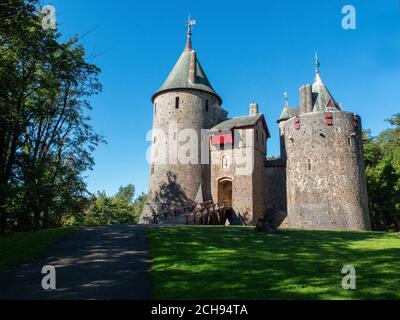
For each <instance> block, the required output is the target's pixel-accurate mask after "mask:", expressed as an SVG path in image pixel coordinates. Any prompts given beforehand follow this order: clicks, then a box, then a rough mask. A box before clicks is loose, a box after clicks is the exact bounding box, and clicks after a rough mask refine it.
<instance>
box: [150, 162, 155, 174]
mask: <svg viewBox="0 0 400 320" xmlns="http://www.w3.org/2000/svg"><path fill="white" fill-rule="evenodd" d="M154 171H155V167H154V164H152V165H151V175H153V174H154Z"/></svg>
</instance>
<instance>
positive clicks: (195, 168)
mask: <svg viewBox="0 0 400 320" xmlns="http://www.w3.org/2000/svg"><path fill="white" fill-rule="evenodd" d="M192 25H193V21H192V20H190V19H189V22H188V29H187V34H186V45H185V49H184V51H183V52H182V54H181V56H180V57H179V59H178V61H177V63H176V64H175V66H174V68H173V69H172V71H171V72H170V74H169V76H168V77H167V79H166V81H165V82H164V84H163V85H162V86H161V88H160V89H159V90H157V91H156V93H155V94H154V95H153V97H152V102H153V106H154V109H153V118H154V120H153V139H152V153H151V164H150V165H151V169H150V177H149V201H148V202H147V203H146V205H145V208H144V210H143V213H142V216H141V219H140V222H141V223H151V222H152V220H151V216H152V215H153V214H160V213H165V212H166V211H169V210H171V208H173V207H185V206H187V205H192V204H194V203H195V201H196V199H204V200H205V201H207V200H209V199H210V198H211V190H210V166H209V164H208V162H207V161H208V159H207V155H208V148H209V146H208V145H207V143H208V140H207V137H203V136H202V135H201V132H202V129H209V128H211V127H213V126H215V125H216V124H217V123H219V122H221V121H223V120H224V119H226V117H227V112H226V111H225V110H223V109H222V108H221V104H222V99H221V98H220V96H219V95H218V94H217V93H216V91H215V90H214V89H213V87H212V85H211V83H210V81H209V80H208V78H207V76H206V74H205V72H204V70H203V68H202V66H201V65H200V62H199V60H198V57H197V54H196V52H195V50H194V49H193V47H192ZM193 132H194V133H195V135H194V136H193V135H191V133H193ZM202 144H203V146H202ZM204 150H207V152H206V153H205V152H204ZM162 152H164V153H166V155H165V156H161V157H160V155H159V153H162ZM200 193H201V194H200Z"/></svg>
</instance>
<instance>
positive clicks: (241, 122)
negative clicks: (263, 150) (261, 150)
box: [211, 113, 270, 136]
mask: <svg viewBox="0 0 400 320" xmlns="http://www.w3.org/2000/svg"><path fill="white" fill-rule="evenodd" d="M260 119H262V121H263V124H264V127H265V131H266V132H267V135H268V136H270V134H269V130H268V127H267V123H266V122H265V118H264V115H263V114H262V113H260V114H258V115H257V116H243V117H235V118H231V119H228V120H225V121H223V122H221V123H219V124H217V125H216V126H215V127H214V128H212V129H211V131H224V130H232V129H236V128H243V127H251V126H254V125H255V124H256V123H257V122H258V121H259V120H260Z"/></svg>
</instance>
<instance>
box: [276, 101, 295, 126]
mask: <svg viewBox="0 0 400 320" xmlns="http://www.w3.org/2000/svg"><path fill="white" fill-rule="evenodd" d="M299 113H300V110H299V108H296V107H293V108H290V107H289V106H288V105H285V106H284V108H283V111H282V114H281V116H280V117H279V119H278V123H279V122H281V121H284V120H289V119H290V118H293V117H297V116H298V115H299Z"/></svg>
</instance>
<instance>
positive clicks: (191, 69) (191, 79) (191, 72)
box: [189, 50, 196, 83]
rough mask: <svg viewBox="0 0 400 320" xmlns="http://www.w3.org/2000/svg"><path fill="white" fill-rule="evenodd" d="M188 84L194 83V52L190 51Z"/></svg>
mask: <svg viewBox="0 0 400 320" xmlns="http://www.w3.org/2000/svg"><path fill="white" fill-rule="evenodd" d="M189 82H191V83H195V82H196V51H194V50H191V51H190V62H189Z"/></svg>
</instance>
